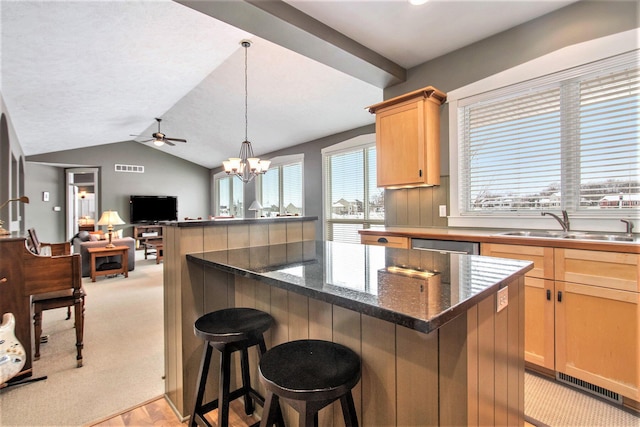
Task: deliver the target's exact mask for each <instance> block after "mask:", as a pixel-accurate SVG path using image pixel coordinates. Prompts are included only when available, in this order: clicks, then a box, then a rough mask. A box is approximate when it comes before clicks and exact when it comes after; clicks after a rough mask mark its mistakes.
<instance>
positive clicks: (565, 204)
mask: <svg viewBox="0 0 640 427" xmlns="http://www.w3.org/2000/svg"><path fill="white" fill-rule="evenodd" d="M638 117H640V73H639V69H638V65H637V54H634V55H626V56H621V57H617V58H614V59H608V60H604V61H600V62H599V63H595V64H593V63H592V64H589V65H587V66H584V67H580V68H577V69H571V70H569V71H566V72H561V73H557V74H555V75H552V76H546V77H543V78H539V79H535V80H533V81H527V82H526V83H523V84H520V85H517V86H514V87H510V88H508V89H502V90H497V91H493V92H488V93H484V94H482V95H479V96H476V97H471V98H467V99H463V100H460V101H459V103H458V135H459V140H458V144H459V145H458V147H459V148H458V170H459V181H458V191H459V197H460V198H459V201H460V205H459V213H460V215H461V216H465V215H467V216H492V215H495V216H505V215H518V214H523V213H524V214H526V213H527V212H540V211H545V210H560V209H565V210H567V211H568V212H569V213H570V214H579V215H582V216H592V217H603V216H605V217H606V216H609V217H610V216H612V215H616V216H620V215H621V214H622V215H625V214H626V215H628V214H629V212H636V213H635V215H637V212H640V177H639V171H640V144H638V141H639V136H640V135H639V125H640V122H639V120H638Z"/></svg>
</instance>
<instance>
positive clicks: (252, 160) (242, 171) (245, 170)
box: [222, 40, 271, 184]
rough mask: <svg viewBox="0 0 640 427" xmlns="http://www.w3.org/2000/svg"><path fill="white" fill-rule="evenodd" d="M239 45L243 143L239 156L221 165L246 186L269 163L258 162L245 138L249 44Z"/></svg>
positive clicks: (266, 161) (261, 172)
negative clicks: (242, 75)
mask: <svg viewBox="0 0 640 427" xmlns="http://www.w3.org/2000/svg"><path fill="white" fill-rule="evenodd" d="M240 44H241V45H242V47H244V141H243V142H242V144H241V145H240V154H238V157H230V158H229V160H225V161H224V162H222V165H223V166H224V171H225V172H226V173H227V175H232V174H233V175H235V176H237V177H238V178H239V179H240V180H241V181H242V182H244V183H245V184H246V183H247V182H249V181H251V180H252V179H253V178H255V177H256V176H258V175H260V174H263V173H265V172H266V171H267V170H268V169H269V166H270V165H271V161H269V160H260V159H259V158H257V157H255V156H254V155H253V147H252V146H251V142H249V138H248V136H247V133H248V132H247V130H248V127H249V120H248V108H247V98H248V93H249V92H248V90H247V49H249V47H250V46H251V42H250V41H248V40H242V41H241V42H240Z"/></svg>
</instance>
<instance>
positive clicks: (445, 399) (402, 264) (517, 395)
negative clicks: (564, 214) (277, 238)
mask: <svg viewBox="0 0 640 427" xmlns="http://www.w3.org/2000/svg"><path fill="white" fill-rule="evenodd" d="M443 256H445V257H446V258H447V260H446V262H440V261H436V260H434V257H433V256H432V254H431V253H427V252H425V251H420V250H416V249H399V248H390V247H382V246H379V245H360V244H349V243H338V242H322V241H303V242H299V243H290V244H276V245H268V246H259V247H251V248H239V249H229V250H218V251H210V252H202V253H191V254H188V255H187V261H188V263H189V265H190V271H191V275H192V277H193V278H198V280H197V281H193V280H192V284H191V286H192V289H193V290H194V293H195V294H200V293H204V294H205V295H207V296H208V299H207V302H205V304H204V306H202V305H200V304H198V305H197V307H196V308H197V309H198V310H201V314H202V313H205V312H210V311H213V310H217V309H221V308H225V307H227V306H230V307H252V308H257V309H260V310H263V311H266V312H268V313H270V314H271V315H272V316H273V317H274V319H275V324H274V325H273V327H272V328H271V329H270V330H268V331H267V332H266V333H265V341H266V342H267V347H268V348H270V347H272V346H275V345H278V344H280V343H283V342H287V341H291V340H296V339H307V338H310V339H324V340H328V341H333V342H337V343H340V344H343V345H345V346H347V347H349V348H351V349H353V350H354V351H355V352H356V353H358V354H359V355H360V357H361V359H362V377H361V380H360V382H359V383H358V384H357V385H356V387H355V388H354V389H353V394H354V401H355V406H356V412H357V414H358V420H359V423H360V425H363V426H417V425H420V426H428V425H456V426H457V425H470V426H473V425H510V426H517V425H520V426H522V425H524V353H523V352H524V336H523V335H524V316H523V305H524V298H523V286H524V272H526V271H527V270H528V269H529V268H531V263H529V262H521V261H513V260H505V259H496V258H489V257H481V256H477V255H462V254H447V255H443ZM443 266H446V267H443ZM443 268H446V269H447V270H448V271H443ZM487 272H490V273H488V274H487ZM498 295H501V296H502V299H500V298H498ZM499 300H501V303H500V304H499V302H498V301H499ZM190 326H191V329H192V325H190ZM200 345H201V343H200ZM199 353H200V352H199V351H195V352H194V354H195V355H197V354H199ZM189 354H190V357H189V359H190V360H191V359H194V360H197V357H196V356H193V355H191V351H190V353H189ZM251 357H253V359H252V362H251V363H250V364H251V366H252V367H251V369H252V375H251V381H252V385H254V386H255V387H256V388H257V389H258V390H261V385H260V384H259V381H258V379H257V367H256V365H257V354H253V355H252V354H251V353H250V358H251ZM214 363H215V362H214ZM191 369H192V370H194V371H195V369H194V368H193V367H192V368H191ZM191 375H195V373H193V372H192V373H190V374H189V376H190V377H191ZM214 375H215V374H214ZM210 381H211V382H212V383H213V384H216V381H217V378H213V377H212V378H211V379H210ZM236 381H237V378H236ZM185 384H186V383H185ZM236 384H238V383H236ZM214 393H215V392H214ZM214 397H215V396H214ZM336 405H337V406H336ZM259 411H260V408H258V412H259ZM341 414H342V412H341V410H340V406H339V403H334V404H333V405H332V406H330V407H328V408H326V409H323V410H322V411H321V413H320V425H323V426H332V425H334V426H340V425H344V424H343V420H342V415H341ZM284 417H285V422H286V425H288V426H291V427H295V426H297V425H298V419H297V416H296V413H295V411H293V410H292V409H291V408H287V407H286V406H285V409H284Z"/></svg>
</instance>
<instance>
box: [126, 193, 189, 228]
mask: <svg viewBox="0 0 640 427" xmlns="http://www.w3.org/2000/svg"><path fill="white" fill-rule="evenodd" d="M129 214H130V219H131V223H132V224H140V223H145V224H149V223H156V222H158V221H177V220H178V198H177V197H176V196H130V197H129Z"/></svg>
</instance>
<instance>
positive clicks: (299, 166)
mask: <svg viewBox="0 0 640 427" xmlns="http://www.w3.org/2000/svg"><path fill="white" fill-rule="evenodd" d="M303 164H304V156H303V155H293V156H283V157H276V158H274V159H272V160H271V167H270V168H269V170H268V171H267V172H266V173H265V174H264V175H260V176H258V179H257V184H256V189H257V192H258V200H259V201H260V204H261V205H262V210H261V215H262V216H266V217H272V216H278V215H303V214H304V203H303V200H304V196H303V187H304V177H303Z"/></svg>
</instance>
